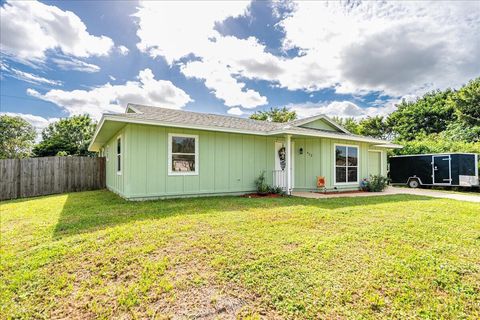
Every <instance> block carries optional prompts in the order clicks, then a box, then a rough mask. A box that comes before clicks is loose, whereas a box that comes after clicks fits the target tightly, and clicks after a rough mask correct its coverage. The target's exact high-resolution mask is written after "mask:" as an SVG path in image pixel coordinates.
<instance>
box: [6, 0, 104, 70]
mask: <svg viewBox="0 0 480 320" xmlns="http://www.w3.org/2000/svg"><path fill="white" fill-rule="evenodd" d="M0 11H1V12H0V30H1V52H2V53H3V54H5V55H6V56H9V57H11V58H12V59H17V60H21V61H27V62H41V61H44V60H45V58H46V52H47V51H48V50H59V51H60V52H62V53H63V54H66V55H70V56H75V57H80V58H86V57H90V56H103V55H107V54H108V53H109V52H110V50H111V49H112V47H113V41H112V39H110V38H109V37H106V36H95V35H92V34H90V33H89V32H88V31H87V27H86V26H85V24H84V23H83V22H82V20H81V19H80V18H79V17H78V16H77V15H76V14H74V13H73V12H71V11H63V10H61V9H59V8H58V7H56V6H49V5H45V4H43V3H41V2H38V1H8V2H6V3H4V4H3V5H2V7H1V10H0Z"/></svg>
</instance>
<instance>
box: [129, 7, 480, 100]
mask: <svg viewBox="0 0 480 320" xmlns="http://www.w3.org/2000/svg"><path fill="white" fill-rule="evenodd" d="M289 6H291V7H292V8H293V12H291V13H290V14H287V15H285V16H283V17H280V18H281V21H280V23H278V24H277V27H280V28H282V29H283V30H284V32H285V38H284V39H283V49H284V50H289V49H292V48H295V49H298V51H299V55H297V56H295V57H290V58H287V57H280V56H275V55H273V54H271V53H270V52H269V51H268V50H267V48H266V47H265V46H264V45H263V44H261V43H259V41H258V40H257V39H256V38H254V37H250V38H247V39H239V38H236V37H233V36H222V35H220V34H218V32H216V31H215V30H214V25H215V22H221V21H222V20H224V19H225V18H226V17H228V16H236V15H242V14H245V15H248V14H249V12H248V9H245V8H246V5H244V4H242V5H238V7H236V8H233V7H228V6H225V4H224V3H221V4H218V3H214V2H211V3H209V4H208V6H202V5H198V6H194V8H193V9H192V10H185V5H184V3H183V2H180V3H173V2H168V3H164V2H161V3H154V2H149V3H146V4H145V3H144V4H141V6H140V9H139V10H138V12H137V13H136V16H137V17H138V19H139V30H138V31H137V35H138V36H139V38H140V39H141V40H140V42H139V43H138V44H137V46H138V48H139V49H140V50H143V51H145V52H148V53H149V54H150V55H151V56H152V57H157V56H163V57H165V59H166V60H167V61H168V62H169V63H170V64H172V63H174V62H176V61H179V62H180V64H181V71H182V72H183V73H184V74H185V75H186V76H188V77H194V78H197V79H201V80H204V81H205V85H206V86H207V87H208V88H210V89H211V90H212V92H213V93H214V94H215V96H216V97H217V98H219V99H222V100H224V101H225V104H226V105H227V106H229V107H231V106H241V107H244V108H253V107H256V106H260V105H264V104H266V103H267V102H268V101H267V99H266V97H263V96H262V95H261V93H259V92H257V91H255V90H253V89H251V88H250V89H249V90H247V88H246V86H245V83H246V80H265V81H268V82H270V83H271V84H272V85H273V86H276V87H282V88H287V89H289V90H303V91H310V92H313V91H317V90H321V89H325V88H335V89H336V91H337V93H344V94H353V95H356V96H358V95H365V94H368V93H371V92H377V93H380V94H384V95H388V96H393V97H400V96H404V95H419V94H422V93H424V92H425V91H427V90H432V89H435V88H439V89H443V88H446V87H458V86H460V85H461V84H463V83H465V82H467V81H468V80H469V79H471V78H473V77H475V76H478V73H479V71H480V60H479V59H478V58H477V57H478V56H479V55H480V41H478V34H480V10H478V9H479V8H478V3H477V2H468V1H467V2H460V1H457V2H443V1H441V2H398V1H397V2H376V1H375V2H374V1H371V2H354V3H350V2H349V3H346V2H314V1H303V2H297V3H294V4H293V5H289ZM224 7H227V8H224ZM272 10H276V5H275V4H274V5H273V9H272ZM186 11H189V12H186ZM227 11H228V12H227ZM277 11H278V10H277ZM278 16H280V14H278ZM160 17H164V19H162V18H160Z"/></svg>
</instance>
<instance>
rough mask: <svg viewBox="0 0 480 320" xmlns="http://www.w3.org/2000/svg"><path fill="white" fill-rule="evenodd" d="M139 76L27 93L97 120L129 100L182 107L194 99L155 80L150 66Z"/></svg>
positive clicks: (176, 107) (170, 84)
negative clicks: (114, 82) (89, 86)
mask: <svg viewBox="0 0 480 320" xmlns="http://www.w3.org/2000/svg"><path fill="white" fill-rule="evenodd" d="M137 78H138V81H127V82H126V83H125V84H122V85H111V84H110V83H107V84H105V85H102V86H99V87H96V88H93V89H91V90H72V91H65V90H50V91H48V92H46V93H45V94H41V93H39V92H38V91H36V90H33V89H27V93H28V94H29V95H31V96H33V97H37V98H39V99H42V100H45V101H49V102H52V103H54V104H56V105H57V106H59V107H61V108H63V109H65V110H66V111H67V112H68V113H69V114H71V115H75V114H84V113H88V114H90V115H91V116H92V117H94V118H95V119H99V118H100V116H101V114H102V113H105V112H122V111H123V110H124V109H125V106H126V105H127V104H128V103H130V102H131V103H139V104H147V105H153V106H158V107H165V108H172V109H180V108H182V107H183V106H185V105H186V104H187V103H188V102H190V101H193V100H192V99H191V98H190V96H189V95H188V94H187V93H185V91H183V90H182V89H180V88H177V87H176V86H175V85H173V83H172V82H170V81H166V80H155V79H154V75H153V73H152V71H151V70H150V69H144V70H142V71H140V72H139V74H138V77H137Z"/></svg>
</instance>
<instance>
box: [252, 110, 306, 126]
mask: <svg viewBox="0 0 480 320" xmlns="http://www.w3.org/2000/svg"><path fill="white" fill-rule="evenodd" d="M250 119H254V120H262V121H271V122H288V121H292V120H295V119H297V113H296V112H295V111H289V110H288V109H287V108H286V107H283V108H282V109H280V108H276V107H275V108H270V110H268V111H256V112H255V113H254V114H252V115H251V116H250Z"/></svg>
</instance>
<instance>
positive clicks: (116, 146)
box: [115, 135, 124, 175]
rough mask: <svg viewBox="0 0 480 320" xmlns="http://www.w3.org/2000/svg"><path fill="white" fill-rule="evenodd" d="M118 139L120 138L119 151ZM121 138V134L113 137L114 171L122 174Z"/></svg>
mask: <svg viewBox="0 0 480 320" xmlns="http://www.w3.org/2000/svg"><path fill="white" fill-rule="evenodd" d="M118 140H120V153H118ZM122 155H123V138H122V136H121V135H119V136H118V137H117V139H115V171H116V172H117V174H118V175H122V171H123V165H124V163H123V157H122ZM119 157H120V170H118V158H119Z"/></svg>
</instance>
